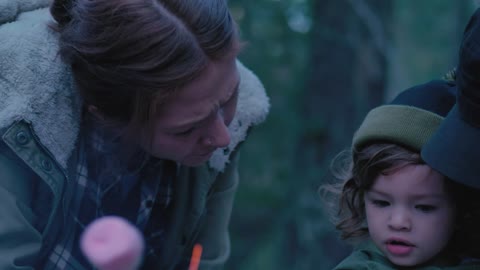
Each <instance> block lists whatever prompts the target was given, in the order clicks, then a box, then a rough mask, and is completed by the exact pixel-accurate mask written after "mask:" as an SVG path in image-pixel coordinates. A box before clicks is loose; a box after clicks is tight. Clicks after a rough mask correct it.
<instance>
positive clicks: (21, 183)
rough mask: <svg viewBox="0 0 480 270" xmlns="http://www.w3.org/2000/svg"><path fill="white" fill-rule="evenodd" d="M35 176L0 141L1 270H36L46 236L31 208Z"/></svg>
mask: <svg viewBox="0 0 480 270" xmlns="http://www.w3.org/2000/svg"><path fill="white" fill-rule="evenodd" d="M34 178H35V175H34V174H33V172H32V171H31V170H29V168H28V167H27V166H26V165H25V164H23V162H22V161H21V160H20V159H19V158H18V157H17V156H15V155H14V154H13V152H12V151H11V150H10V149H8V147H7V146H6V145H5V144H4V143H3V142H1V141H0V254H1V256H0V270H10V269H12V270H13V269H22V270H23V269H33V267H31V266H28V265H33V263H34V260H35V259H36V255H37V254H38V252H39V251H40V248H41V242H42V235H41V233H40V232H39V231H38V230H36V229H35V228H34V225H33V224H34V221H35V219H36V216H35V214H34V212H33V211H32V209H31V207H29V205H30V203H31V200H32V198H33V196H32V190H33V186H32V185H31V181H30V180H31V179H34Z"/></svg>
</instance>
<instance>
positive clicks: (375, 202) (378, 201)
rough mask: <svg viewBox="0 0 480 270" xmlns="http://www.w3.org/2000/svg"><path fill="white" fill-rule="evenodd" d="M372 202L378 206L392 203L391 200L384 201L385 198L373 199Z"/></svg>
mask: <svg viewBox="0 0 480 270" xmlns="http://www.w3.org/2000/svg"><path fill="white" fill-rule="evenodd" d="M372 204H373V205H375V206H377V207H387V206H389V205H390V203H389V202H387V201H384V200H372Z"/></svg>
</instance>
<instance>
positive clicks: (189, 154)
mask: <svg viewBox="0 0 480 270" xmlns="http://www.w3.org/2000/svg"><path fill="white" fill-rule="evenodd" d="M239 82H240V77H239V74H238V71H237V66H236V63H235V57H229V58H227V59H223V60H220V61H216V62H210V64H209V65H208V67H207V69H206V70H205V71H204V72H203V74H201V75H200V76H199V78H197V79H196V80H194V81H192V82H191V83H189V84H188V85H186V86H185V87H183V88H181V89H179V90H178V91H177V92H176V93H175V95H174V96H172V97H171V99H169V100H168V101H167V102H166V103H165V104H163V105H162V106H161V108H160V109H159V111H158V113H157V114H156V119H155V121H154V125H153V138H152V140H151V145H144V146H143V147H144V148H145V150H146V151H147V152H149V153H151V154H152V155H153V156H155V157H157V158H161V159H168V160H174V161H176V162H179V163H181V164H183V165H187V166H197V165H200V164H202V163H203V162H205V161H207V160H208V159H209V158H210V156H211V155H212V153H213V151H215V150H216V149H217V148H223V147H226V146H228V144H229V143H230V134H229V131H228V125H229V124H230V122H231V121H232V119H233V116H234V115H235V111H236V107H237V98H238V85H239Z"/></svg>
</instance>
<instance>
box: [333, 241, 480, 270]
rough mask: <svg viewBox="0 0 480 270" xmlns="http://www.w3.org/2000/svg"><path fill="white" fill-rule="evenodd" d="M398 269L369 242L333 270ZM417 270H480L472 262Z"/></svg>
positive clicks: (476, 263)
mask: <svg viewBox="0 0 480 270" xmlns="http://www.w3.org/2000/svg"><path fill="white" fill-rule="evenodd" d="M396 269H398V268H397V267H395V265H393V264H392V263H390V261H389V260H388V259H387V258H386V257H385V256H384V255H383V254H382V253H381V251H380V250H379V249H378V248H377V247H376V246H375V245H374V244H373V243H372V242H371V241H367V242H365V243H362V244H360V245H359V246H358V248H357V249H355V251H354V252H353V253H352V254H350V255H349V256H348V257H347V258H345V259H344V260H343V261H342V262H340V263H339V264H338V265H337V266H336V267H335V268H334V269H333V270H396ZM415 269H417V270H480V262H472V263H467V264H461V265H457V266H448V267H438V266H425V267H419V268H415Z"/></svg>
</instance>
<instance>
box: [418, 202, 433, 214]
mask: <svg viewBox="0 0 480 270" xmlns="http://www.w3.org/2000/svg"><path fill="white" fill-rule="evenodd" d="M415 208H416V209H418V210H420V211H422V212H425V213H428V212H432V211H435V210H436V209H437V207H435V206H433V205H428V204H417V205H415Z"/></svg>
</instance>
